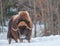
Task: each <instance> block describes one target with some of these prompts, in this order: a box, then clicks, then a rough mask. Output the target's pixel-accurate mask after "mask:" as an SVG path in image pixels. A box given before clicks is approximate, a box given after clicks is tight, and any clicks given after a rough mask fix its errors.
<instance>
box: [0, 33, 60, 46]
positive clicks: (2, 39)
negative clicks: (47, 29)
mask: <svg viewBox="0 0 60 46" xmlns="http://www.w3.org/2000/svg"><path fill="white" fill-rule="evenodd" d="M0 46H60V35H51V36H43V37H36V38H31V42H30V43H28V42H27V41H26V40H24V42H23V43H20V42H18V43H15V41H14V40H12V43H11V44H8V40H7V38H6V33H1V34H0Z"/></svg>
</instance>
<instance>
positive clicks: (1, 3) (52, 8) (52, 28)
mask: <svg viewBox="0 0 60 46" xmlns="http://www.w3.org/2000/svg"><path fill="white" fill-rule="evenodd" d="M22 10H26V11H28V12H29V13H30V17H31V19H32V22H33V24H34V26H35V28H34V30H35V31H34V34H35V37H36V29H37V27H36V24H39V26H40V28H41V25H44V30H43V32H42V33H43V35H45V36H47V35H51V34H53V35H56V34H58V35H60V0H0V26H2V28H0V29H1V30H0V32H3V28H4V26H8V24H7V21H9V19H10V17H11V16H12V15H15V14H17V13H18V11H22ZM39 31H40V30H39Z"/></svg>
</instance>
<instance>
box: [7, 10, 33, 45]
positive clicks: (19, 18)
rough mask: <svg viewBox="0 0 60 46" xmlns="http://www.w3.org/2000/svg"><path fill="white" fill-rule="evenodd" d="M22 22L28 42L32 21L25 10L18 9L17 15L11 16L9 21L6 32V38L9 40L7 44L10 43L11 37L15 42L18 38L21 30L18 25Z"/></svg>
mask: <svg viewBox="0 0 60 46" xmlns="http://www.w3.org/2000/svg"><path fill="white" fill-rule="evenodd" d="M23 21H24V22H23ZM20 22H22V23H20ZM23 24H24V26H25V28H24V31H25V32H24V33H23V34H24V35H26V39H27V40H28V42H30V38H31V33H32V21H31V19H30V16H29V13H28V12H27V11H20V12H19V13H18V14H17V15H14V16H12V17H11V19H10V21H9V27H8V32H7V38H8V40H9V44H10V43H11V39H14V40H15V41H16V42H17V39H20V35H21V32H20V29H19V27H21V25H23ZM18 26H19V27H18ZM20 40H22V39H20ZM22 41H23V40H22Z"/></svg>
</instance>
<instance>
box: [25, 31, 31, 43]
mask: <svg viewBox="0 0 60 46" xmlns="http://www.w3.org/2000/svg"><path fill="white" fill-rule="evenodd" d="M26 38H27V40H28V42H29V43H30V39H31V31H28V34H27V35H26Z"/></svg>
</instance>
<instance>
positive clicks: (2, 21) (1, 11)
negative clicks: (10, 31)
mask: <svg viewBox="0 0 60 46" xmlns="http://www.w3.org/2000/svg"><path fill="white" fill-rule="evenodd" d="M2 5H3V4H2V0H1V18H2V24H1V25H2V32H3V6H2Z"/></svg>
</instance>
